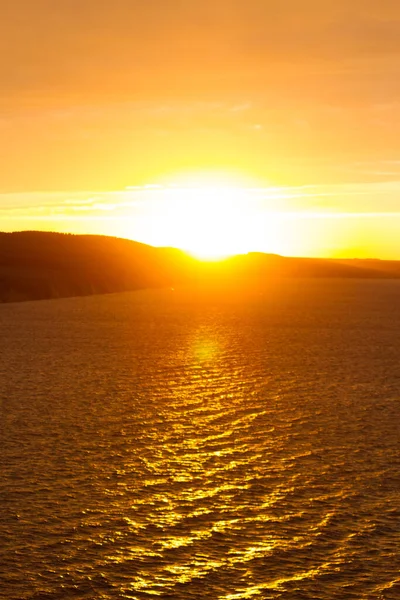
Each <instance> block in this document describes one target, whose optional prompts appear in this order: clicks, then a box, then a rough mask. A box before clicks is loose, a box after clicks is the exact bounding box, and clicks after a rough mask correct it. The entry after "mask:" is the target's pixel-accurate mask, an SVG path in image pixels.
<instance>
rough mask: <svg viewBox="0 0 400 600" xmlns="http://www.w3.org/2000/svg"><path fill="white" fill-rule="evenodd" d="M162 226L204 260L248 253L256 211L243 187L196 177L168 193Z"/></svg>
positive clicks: (190, 252) (179, 242)
mask: <svg viewBox="0 0 400 600" xmlns="http://www.w3.org/2000/svg"><path fill="white" fill-rule="evenodd" d="M167 195H168V196H169V198H168V207H169V210H168V212H167V214H166V215H165V222H164V225H165V227H167V228H168V229H169V232H170V234H171V237H172V238H173V239H174V240H176V245H178V246H179V247H180V248H182V249H184V250H186V251H187V252H188V253H189V254H191V255H193V256H195V257H197V258H200V259H203V260H218V259H222V258H225V257H228V256H231V255H233V254H240V253H244V252H248V251H249V249H251V237H252V236H253V235H254V228H255V227H256V220H257V219H256V213H255V211H254V207H253V206H252V203H251V202H250V201H249V197H248V193H247V192H246V189H245V188H243V187H240V186H238V185H237V184H234V183H233V182H232V183H231V182H230V181H227V180H226V179H221V180H218V179H215V178H214V179H209V178H207V179H200V180H199V179H197V180H195V181H193V180H191V181H187V182H186V183H185V185H183V186H182V185H174V186H172V187H171V188H170V189H169V191H168V192H167Z"/></svg>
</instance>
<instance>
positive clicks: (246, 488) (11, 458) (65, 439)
mask: <svg viewBox="0 0 400 600" xmlns="http://www.w3.org/2000/svg"><path fill="white" fill-rule="evenodd" d="M0 344H1V347H0V352H1V354H0V598H2V599H6V600H14V599H15V600H17V599H18V600H28V599H32V600H33V599H35V600H53V599H69V598H79V599H81V598H82V599H84V598H85V599H104V600H108V599H128V598H130V599H135V600H139V599H140V600H142V599H150V598H170V599H174V600H181V599H199V600H200V599H210V600H219V599H221V600H222V599H225V600H228V599H229V600H234V599H235V600H236V599H242V598H243V599H245V598H246V599H247V598H249V599H253V598H254V599H260V598H261V599H268V598H271V599H272V598H273V599H275V598H281V599H296V600H297V599H310V600H315V599H321V600H328V599H329V600H330V599H334V598H335V599H338V600H346V599H347V598H348V599H352V598H354V599H357V600H362V599H365V600H369V599H375V598H376V599H387V600H389V599H395V598H397V599H398V598H400V556H399V548H400V452H399V441H400V282H399V281H372V280H371V281H360V280H358V281H357V280H346V281H344V280H300V279H299V280H292V281H286V282H280V283H278V282H275V283H274V284H272V283H271V284H269V285H266V286H264V288H263V289H259V290H249V291H243V290H242V291H239V290H236V291H235V290H230V291H226V293H222V292H221V290H220V291H215V290H214V291H213V290H208V291H206V290H200V289H176V290H171V289H168V290H151V291H140V292H135V293H126V294H116V295H108V296H97V297H89V298H71V299H64V300H54V301H42V302H27V303H21V304H9V305H1V306H0Z"/></svg>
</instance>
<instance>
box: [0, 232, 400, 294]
mask: <svg viewBox="0 0 400 600" xmlns="http://www.w3.org/2000/svg"><path fill="white" fill-rule="evenodd" d="M282 277H284V278H287V277H303V278H309V277H311V278H314V277H319V278H324V277H326V278H331V277H336V278H373V279H376V278H381V279H382V278H386V279H388V278H396V279H398V278H400V261H384V260H361V259H347V260H334V259H315V258H289V257H283V256H278V255H271V254H263V253H258V252H251V253H249V254H243V255H238V256H233V257H230V258H227V259H224V260H221V261H215V262H204V261H200V260H198V259H195V258H193V257H191V256H189V255H188V254H186V253H185V252H184V251H182V250H178V249H175V248H155V247H153V246H148V245H146V244H141V243H138V242H134V241H132V240H127V239H122V238H115V237H107V236H99V235H72V234H62V233H49V232H41V231H22V232H16V233H2V232H0V302H2V303H4V302H18V301H24V300H41V299H50V298H63V297H69V296H86V295H92V294H105V293H112V292H123V291H132V290H138V289H144V288H155V287H167V286H178V285H192V284H196V285H218V286H219V287H224V286H231V285H238V286H242V285H262V284H263V283H265V282H267V281H268V280H270V279H271V278H282Z"/></svg>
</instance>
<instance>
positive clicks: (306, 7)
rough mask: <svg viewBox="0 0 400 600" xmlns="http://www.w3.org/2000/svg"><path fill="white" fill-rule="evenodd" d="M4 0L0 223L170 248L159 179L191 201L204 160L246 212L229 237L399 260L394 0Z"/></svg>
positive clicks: (399, 91)
mask: <svg viewBox="0 0 400 600" xmlns="http://www.w3.org/2000/svg"><path fill="white" fill-rule="evenodd" d="M0 8H1V14H2V19H1V22H0V78H1V79H0V80H1V82H2V85H1V96H0V136H1V144H0V163H1V166H2V168H1V174H0V229H2V230H13V229H14V230H15V229H27V228H29V229H57V230H63V231H79V232H84V231H88V232H101V233H110V234H115V235H125V236H129V237H134V238H135V239H141V240H142V241H148V242H149V243H155V244H164V243H168V244H171V245H174V244H176V245H178V244H180V245H182V244H184V243H185V242H184V240H183V237H182V235H181V233H182V232H181V231H179V227H178V224H177V223H176V221H177V218H178V217H177V213H174V210H177V206H178V205H177V203H176V202H175V200H174V199H172V200H171V197H172V196H171V193H170V189H169V188H168V184H169V183H171V182H174V181H175V180H176V181H178V182H179V181H180V178H181V177H182V174H185V173H187V172H189V173H191V174H192V175H191V178H190V184H188V187H189V188H190V189H191V190H192V192H190V194H188V197H187V198H188V199H187V205H188V206H189V209H188V211H189V212H190V210H191V205H190V202H191V200H190V197H195V200H193V202H194V205H193V209H194V212H195V213H196V211H197V210H198V206H197V205H198V204H199V203H201V198H200V197H199V196H198V195H197V194H194V196H193V188H196V186H197V185H198V184H199V185H200V186H201V185H202V183H204V182H203V178H202V176H200V175H198V173H199V171H200V172H203V171H208V172H209V171H211V172H212V173H213V174H217V179H218V178H219V179H221V176H222V175H221V174H223V175H224V177H225V175H226V174H227V173H228V179H227V180H228V187H230V186H231V185H232V181H235V182H236V181H237V180H239V181H240V182H241V183H240V186H241V188H243V190H244V191H243V193H242V194H241V195H242V198H241V203H242V205H243V206H244V205H246V206H248V207H249V208H248V209H244V208H243V206H242V208H241V210H242V212H243V218H246V219H247V220H248V224H249V225H248V226H249V227H251V225H250V223H251V222H252V223H254V224H255V223H257V224H258V228H256V229H257V231H255V232H254V235H250V234H249V233H247V234H246V235H244V236H243V239H242V243H241V244H239V246H240V248H243V249H246V248H247V249H248V250H252V249H257V250H266V251H280V252H282V253H291V254H297V255H301V254H303V255H304V254H309V255H327V256H344V255H349V256H380V257H385V258H388V257H393V258H399V259H400V242H399V241H398V237H399V235H398V232H400V193H399V192H400V119H399V116H400V115H399V112H400V111H399V107H400V77H399V75H400V73H399V71H400V4H399V3H398V2H397V1H395V0H392V1H387V0H386V1H385V0H381V1H380V2H379V3H378V2H376V0H363V1H362V2H359V1H354V0H353V2H351V3H350V2H348V1H346V2H344V1H343V0H336V1H334V2H333V1H332V2H331V1H329V0H325V1H321V0H320V1H317V0H301V1H300V0H286V1H284V0H281V1H280V2H272V1H271V2H269V1H268V2H267V1H266V0H229V1H228V0H214V1H210V0H202V2H198V0H180V1H179V0H146V2H144V1H143V0H140V1H137V0H113V1H112V2H111V1H109V0H101V1H100V0H59V1H58V2H55V1H54V0H35V1H34V2H33V1H32V0H14V1H13V2H8V1H6V0H0ZM196 178H197V179H196ZM232 178H233V179H232ZM206 181H208V179H206ZM154 183H158V184H160V183H161V184H162V185H163V186H164V187H163V188H159V189H158V191H157V193H154V190H153V192H151V190H149V188H144V187H143V186H146V185H149V184H154ZM235 185H237V184H235ZM132 186H136V188H137V189H136V190H132V189H130V190H127V188H128V187H132ZM180 187H181V188H182V185H181V186H180ZM183 187H184V186H183ZM255 187H256V188H258V189H259V190H263V191H262V193H261V192H258V195H257V198H255V197H254V192H249V191H248V190H249V189H250V188H251V189H253V188H255ZM271 188H273V189H272V190H271ZM276 189H279V193H278V192H276ZM163 190H167V193H165V194H164V192H163ZM168 190H169V191H168ZM274 190H275V191H274ZM214 191H215V190H214ZM214 191H213V192H212V194H211V196H212V195H213V194H214ZM150 192H151V193H150ZM224 193H225V192H224ZM207 194H208V195H210V193H209V190H208V191H207V192H205V195H206V196H207ZM225 195H226V194H225ZM234 196H235V194H233V196H232V202H233V203H234ZM272 196H273V197H274V202H271V197H272ZM179 198H181V194H180V193H179ZM168 202H172V204H174V203H175V208H173V207H172V205H171V210H170V211H169V208H168V207H169V205H168ZM206 204H207V201H206ZM82 206H84V207H85V209H84V210H82ZM179 206H180V207H181V208H182V206H181V205H179ZM105 207H107V208H105ZM178 208H179V207H178ZM224 210H225V212H227V213H229V198H228V199H226V202H225V209H224ZM168 211H169V212H168ZM185 211H186V213H187V212H188V211H187V210H186V209H185V210H183V211H181V212H182V214H183V213H185ZM161 214H162V215H163V219H161V218H160V215H161ZM168 214H169V221H168V218H167V219H166V215H168ZM203 217H204V223H203V227H204V235H205V236H206V235H207V230H206V229H207V228H206V219H207V218H208V213H207V211H206V212H205V213H204V214H203ZM210 218H212V215H211V216H210ZM220 218H221V216H220ZM182 219H183V217H182ZM173 220H174V226H172V224H171V223H172V221H173ZM237 220H238V221H240V220H241V219H240V218H238V219H237ZM260 223H262V224H263V225H262V226H260ZM271 223H272V224H273V226H272V225H271ZM217 224H218V223H217ZM192 226H193V225H192ZM166 227H167V228H169V231H165V228H166ZM184 227H185V222H184V221H183V220H182V223H181V228H184ZM274 232H275V238H274V235H273V233H274ZM236 234H237V235H239V236H240V231H236ZM232 235H233V233H232ZM273 238H274V239H273ZM182 240H183V241H182ZM249 244H250V245H251V244H252V245H253V247H248V246H249Z"/></svg>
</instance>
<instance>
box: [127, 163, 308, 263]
mask: <svg viewBox="0 0 400 600" xmlns="http://www.w3.org/2000/svg"><path fill="white" fill-rule="evenodd" d="M122 199H123V202H122V205H125V206H127V207H128V208H127V211H131V212H130V213H129V212H128V213H127V218H126V219H125V220H124V221H123V223H122V225H121V227H122V228H121V233H122V237H129V238H131V239H134V240H136V241H141V242H143V243H145V244H151V245H153V246H158V247H174V248H180V249H182V250H184V251H186V252H187V253H188V254H190V255H192V256H194V257H196V258H199V259H201V260H207V261H215V260H219V259H223V258H226V257H229V256H233V255H236V254H246V253H248V252H253V251H255V252H257V251H259V252H271V253H276V254H285V255H290V253H291V252H292V249H293V248H294V247H295V244H296V240H297V239H298V235H299V234H298V231H297V230H298V227H297V226H296V223H295V221H293V220H292V221H290V220H288V218H287V215H286V216H285V213H284V209H285V203H286V197H285V192H284V191H283V192H282V191H281V190H280V188H276V187H263V186H260V185H258V184H257V182H254V181H249V180H248V179H245V178H243V179H240V178H239V177H235V176H233V177H231V176H226V175H223V176H220V175H214V174H213V175H212V176H209V175H199V174H197V175H194V176H187V175H185V176H183V177H180V178H179V177H177V178H174V179H172V180H169V181H161V182H156V183H154V184H151V185H146V186H143V187H135V188H129V189H128V190H127V191H126V192H125V193H124V194H123V195H122Z"/></svg>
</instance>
